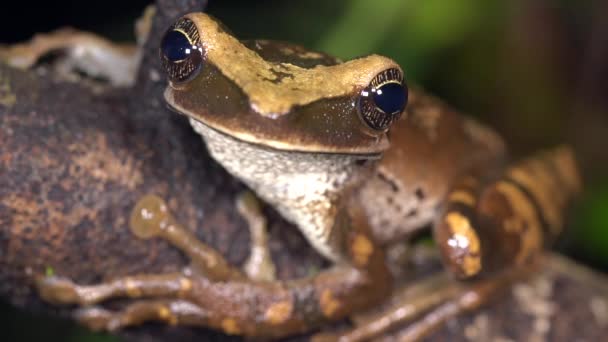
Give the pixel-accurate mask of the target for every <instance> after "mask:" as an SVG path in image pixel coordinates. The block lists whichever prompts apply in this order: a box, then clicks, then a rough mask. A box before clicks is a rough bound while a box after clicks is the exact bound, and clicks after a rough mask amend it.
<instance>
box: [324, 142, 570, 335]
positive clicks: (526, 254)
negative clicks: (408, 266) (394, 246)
mask: <svg viewBox="0 0 608 342" xmlns="http://www.w3.org/2000/svg"><path fill="white" fill-rule="evenodd" d="M580 186H581V185H580V180H579V177H578V173H577V169H576V163H575V161H574V157H573V154H572V151H571V150H570V149H569V148H567V147H560V148H556V149H554V150H551V151H548V152H545V153H541V154H538V155H536V156H534V157H532V158H529V159H525V160H523V161H522V162H520V163H517V164H514V165H513V166H511V167H509V168H507V169H506V171H505V173H504V174H503V175H502V176H500V177H498V178H497V179H495V180H491V181H486V182H481V181H479V180H478V179H477V178H475V177H470V176H465V177H463V178H462V179H460V180H459V181H458V182H457V183H456V184H455V186H454V187H453V188H452V190H451V191H450V193H449V194H448V198H447V202H446V205H445V209H444V212H443V214H442V216H440V218H439V221H438V222H437V223H436V225H435V226H434V233H435V241H436V244H437V245H438V247H439V250H440V252H441V254H442V257H443V258H442V260H443V262H444V264H446V266H447V269H448V271H451V273H452V274H454V275H455V276H457V277H459V278H475V280H474V281H470V282H468V283H466V284H457V283H456V282H453V281H448V278H447V277H440V278H433V279H431V280H429V281H428V282H426V283H423V284H422V285H414V286H413V287H414V288H418V290H417V291H412V289H411V288H408V289H407V290H405V291H406V292H410V295H407V296H404V297H403V298H399V294H397V295H394V296H392V300H393V302H392V303H391V304H390V305H389V306H388V307H387V308H386V309H384V310H382V311H381V312H380V313H375V314H373V315H369V316H367V317H366V318H365V319H363V320H358V321H357V322H356V323H357V324H356V328H354V329H353V330H351V331H349V332H345V333H343V334H342V335H338V336H336V335H320V336H318V337H317V341H332V340H339V341H362V340H370V339H374V340H376V339H377V338H378V337H379V336H381V335H383V334H386V333H387V332H391V331H394V330H395V329H397V327H398V326H403V325H405V324H407V323H409V325H407V326H405V327H404V328H402V330H401V331H398V332H397V333H396V334H395V335H391V337H390V338H388V337H387V340H398V341H416V340H419V339H421V338H423V337H425V336H428V334H430V333H431V332H432V331H434V330H435V329H437V328H438V327H440V326H441V325H442V324H443V323H444V322H445V321H446V320H448V319H450V318H451V317H454V316H457V315H458V314H460V313H463V312H466V311H470V310H473V309H476V308H478V307H480V306H482V305H484V304H486V303H487V302H488V301H490V299H491V298H492V297H494V296H495V294H496V293H497V292H499V291H500V290H503V289H505V288H506V287H508V286H509V285H511V284H513V282H514V281H515V280H517V279H520V278H521V277H523V276H526V275H528V274H529V273H530V270H532V269H534V267H536V266H537V265H538V262H539V259H540V258H538V257H537V256H538V255H539V254H540V252H541V251H542V248H543V246H544V244H545V243H546V242H547V241H548V240H551V239H552V238H553V237H555V235H557V234H558V233H559V231H560V229H561V225H562V221H563V217H562V212H563V209H564V207H565V206H566V204H567V203H568V201H569V199H570V198H571V197H572V196H573V195H575V194H576V193H578V192H579V191H580ZM412 293H413V294H412Z"/></svg>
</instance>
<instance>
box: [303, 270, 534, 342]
mask: <svg viewBox="0 0 608 342" xmlns="http://www.w3.org/2000/svg"><path fill="white" fill-rule="evenodd" d="M523 274H524V272H519V271H512V272H509V273H505V274H503V275H501V276H500V277H494V278H488V279H483V280H478V281H476V282H474V283H469V284H462V283H457V282H455V281H453V280H451V279H449V277H447V275H446V274H441V275H439V276H432V277H431V278H430V279H427V280H425V281H423V282H422V283H418V284H416V285H411V286H408V287H404V288H401V289H398V290H397V291H395V292H394V293H393V295H392V297H391V298H390V299H389V300H388V301H387V303H386V304H385V305H384V306H383V307H382V308H380V309H375V310H373V311H369V312H363V313H360V314H357V315H354V316H353V317H352V321H353V323H354V325H355V328H353V329H352V330H350V331H345V332H342V333H335V334H332V333H320V334H318V335H316V336H314V337H313V341H315V342H326V341H340V342H355V341H370V340H374V341H376V340H387V341H420V340H422V339H423V338H425V337H428V336H429V335H430V334H431V333H432V332H434V331H436V330H437V329H438V328H440V327H441V326H442V325H443V324H445V322H446V321H448V320H449V319H451V318H453V317H457V316H458V315H461V314H463V313H466V312H470V311H472V310H476V309H478V308H479V307H481V306H482V305H484V304H486V303H488V302H489V301H490V300H492V298H496V294H497V293H498V292H500V291H502V290H504V289H506V288H508V286H510V285H511V284H512V283H513V282H514V281H515V280H516V279H519V277H522V276H523Z"/></svg>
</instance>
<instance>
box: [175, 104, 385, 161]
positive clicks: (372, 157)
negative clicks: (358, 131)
mask: <svg viewBox="0 0 608 342" xmlns="http://www.w3.org/2000/svg"><path fill="white" fill-rule="evenodd" d="M178 113H179V112H178ZM179 114H180V115H185V114H182V113H179ZM185 116H186V117H187V118H188V120H191V121H194V122H196V123H198V124H201V125H203V126H205V127H206V128H207V129H210V130H212V131H214V132H215V133H217V134H220V135H222V136H223V137H224V138H226V139H231V140H236V141H239V142H242V143H245V144H249V145H253V146H256V147H257V148H260V149H264V150H267V151H275V152H284V153H301V154H327V155H332V156H345V157H353V158H355V157H356V158H359V159H362V160H377V159H380V158H381V157H382V152H377V153H365V154H364V153H345V152H332V151H327V152H323V151H321V152H317V151H306V150H303V151H301V150H296V149H281V148H276V147H273V146H269V145H265V144H263V143H255V142H251V141H247V140H243V139H240V138H239V137H235V136H232V135H229V134H226V133H224V132H222V131H220V130H218V129H215V128H214V127H211V126H209V125H207V124H205V123H204V122H202V121H200V120H196V119H195V118H193V117H191V116H189V115H185Z"/></svg>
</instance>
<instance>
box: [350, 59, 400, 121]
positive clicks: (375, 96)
mask: <svg viewBox="0 0 608 342" xmlns="http://www.w3.org/2000/svg"><path fill="white" fill-rule="evenodd" d="M407 96H408V91H407V86H406V85H405V82H404V80H403V74H402V73H401V71H400V70H399V69H396V68H391V69H387V70H384V71H383V72H381V73H379V74H378V75H376V77H374V79H373V80H372V81H371V82H370V84H369V86H367V87H366V88H365V89H363V91H362V92H361V96H360V97H359V113H360V114H361V118H362V119H363V121H364V122H365V124H367V125H368V126H369V127H370V128H372V129H374V130H378V131H386V130H387V129H388V128H389V127H390V126H391V124H392V123H393V122H395V121H397V119H399V117H401V114H403V111H404V110H405V106H406V105H407Z"/></svg>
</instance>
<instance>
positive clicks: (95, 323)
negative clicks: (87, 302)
mask: <svg viewBox="0 0 608 342" xmlns="http://www.w3.org/2000/svg"><path fill="white" fill-rule="evenodd" d="M74 318H75V319H76V321H78V323H80V324H82V325H84V326H86V327H87V328H89V329H91V330H93V331H116V330H118V329H119V328H120V327H121V324H120V320H118V319H116V318H114V314H113V313H112V312H111V311H109V310H106V309H103V308H100V307H96V306H94V307H86V308H81V309H77V310H75V311H74Z"/></svg>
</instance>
